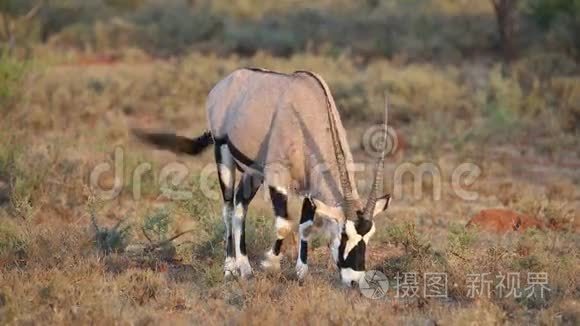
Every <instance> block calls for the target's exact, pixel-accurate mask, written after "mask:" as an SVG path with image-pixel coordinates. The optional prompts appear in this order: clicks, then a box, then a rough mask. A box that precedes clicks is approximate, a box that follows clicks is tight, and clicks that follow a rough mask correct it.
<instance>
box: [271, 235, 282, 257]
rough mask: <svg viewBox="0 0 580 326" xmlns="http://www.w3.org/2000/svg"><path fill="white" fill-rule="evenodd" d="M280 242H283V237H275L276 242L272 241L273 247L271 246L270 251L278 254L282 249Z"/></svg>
mask: <svg viewBox="0 0 580 326" xmlns="http://www.w3.org/2000/svg"><path fill="white" fill-rule="evenodd" d="M282 242H284V239H277V240H276V242H274V248H272V253H274V255H276V256H278V255H279V254H280V251H281V250H282Z"/></svg>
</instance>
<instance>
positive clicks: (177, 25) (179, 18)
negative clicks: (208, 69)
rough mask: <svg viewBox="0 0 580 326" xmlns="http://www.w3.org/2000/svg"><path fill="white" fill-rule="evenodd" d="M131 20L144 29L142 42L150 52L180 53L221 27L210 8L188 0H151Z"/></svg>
mask: <svg viewBox="0 0 580 326" xmlns="http://www.w3.org/2000/svg"><path fill="white" fill-rule="evenodd" d="M131 20H132V21H133V22H134V23H135V24H136V25H137V26H138V27H139V28H140V29H141V40H140V42H142V45H143V46H144V47H145V48H146V49H148V50H150V51H151V52H158V53H159V52H161V54H175V53H181V52H183V51H185V50H187V49H189V48H190V47H191V46H192V45H193V44H194V43H199V42H203V41H208V40H210V39H212V38H214V37H215V36H216V35H217V34H218V33H220V32H221V30H222V24H223V23H222V21H221V20H220V19H219V18H218V17H217V16H215V15H214V14H213V13H211V12H210V11H209V10H208V8H207V7H204V6H201V7H200V8H195V9H194V8H192V7H191V5H190V4H189V3H188V2H187V1H185V0H169V1H159V0H152V1H149V2H147V4H145V5H143V6H141V7H140V8H139V10H137V12H136V13H135V14H134V15H133V16H132V18H131Z"/></svg>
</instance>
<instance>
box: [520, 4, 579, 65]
mask: <svg viewBox="0 0 580 326" xmlns="http://www.w3.org/2000/svg"><path fill="white" fill-rule="evenodd" d="M527 9H528V14H529V16H530V17H531V19H532V20H533V21H534V22H535V23H536V24H537V25H538V26H539V27H540V28H541V29H542V30H544V31H545V32H546V37H545V38H546V40H547V41H548V45H551V44H550V43H555V46H558V47H562V48H563V49H564V50H565V51H567V52H568V53H569V54H571V55H573V56H575V57H576V58H578V56H579V55H580V34H578V30H580V0H530V1H529V4H528V8H527Z"/></svg>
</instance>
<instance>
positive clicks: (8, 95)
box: [0, 53, 28, 109]
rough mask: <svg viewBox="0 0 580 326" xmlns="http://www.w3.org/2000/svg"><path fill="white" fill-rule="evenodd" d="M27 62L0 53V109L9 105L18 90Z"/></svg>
mask: <svg viewBox="0 0 580 326" xmlns="http://www.w3.org/2000/svg"><path fill="white" fill-rule="evenodd" d="M27 66H28V65H27V63H26V62H24V61H21V60H18V59H16V58H14V57H12V56H10V55H8V54H6V53H0V109H5V108H7V107H9V106H10V104H11V102H12V100H14V99H15V98H16V97H17V95H18V92H19V90H20V85H21V82H22V80H23V78H24V75H25V73H26V68H27Z"/></svg>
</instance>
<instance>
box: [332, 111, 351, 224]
mask: <svg viewBox="0 0 580 326" xmlns="http://www.w3.org/2000/svg"><path fill="white" fill-rule="evenodd" d="M328 120H329V123H330V134H331V137H332V147H333V148H334V154H335V157H336V163H337V165H338V174H339V178H340V186H341V188H342V194H343V196H344V202H343V205H344V215H345V217H346V218H352V217H354V216H355V203H354V197H353V194H352V185H351V184H350V179H349V177H348V171H347V168H346V159H345V156H344V151H343V149H342V145H341V144H340V140H339V135H338V132H337V130H336V124H335V123H336V121H335V120H334V115H333V113H332V110H331V106H330V105H329V106H328Z"/></svg>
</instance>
